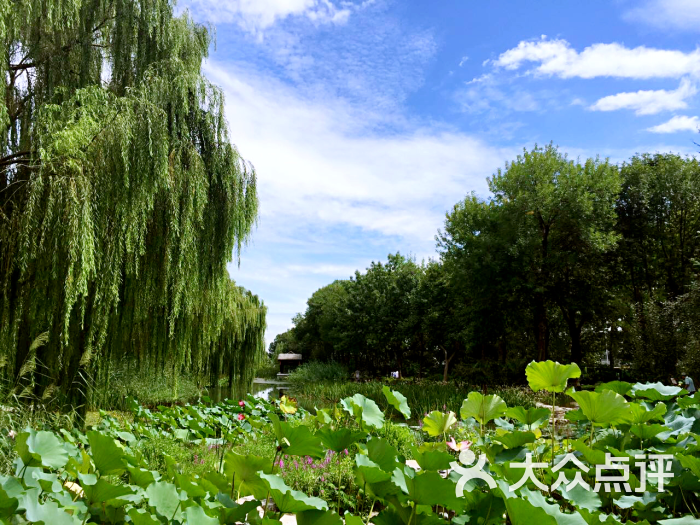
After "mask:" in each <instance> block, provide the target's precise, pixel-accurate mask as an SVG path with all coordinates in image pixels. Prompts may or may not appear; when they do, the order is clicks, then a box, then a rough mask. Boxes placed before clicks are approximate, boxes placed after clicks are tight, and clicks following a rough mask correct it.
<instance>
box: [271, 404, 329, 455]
mask: <svg viewBox="0 0 700 525" xmlns="http://www.w3.org/2000/svg"><path fill="white" fill-rule="evenodd" d="M269 417H270V421H271V422H272V428H273V430H274V432H275V435H276V436H277V441H278V442H279V444H280V446H281V447H282V450H283V451H284V453H285V454H289V455H290V456H311V457H312V458H316V459H320V458H322V457H324V456H325V455H326V450H325V449H324V448H323V446H322V445H321V439H320V438H319V437H318V436H315V435H314V434H312V433H311V431H310V430H309V428H308V427H306V426H304V425H299V426H296V427H294V426H292V425H290V424H289V423H286V422H284V421H280V420H279V418H278V417H277V416H276V415H275V414H269Z"/></svg>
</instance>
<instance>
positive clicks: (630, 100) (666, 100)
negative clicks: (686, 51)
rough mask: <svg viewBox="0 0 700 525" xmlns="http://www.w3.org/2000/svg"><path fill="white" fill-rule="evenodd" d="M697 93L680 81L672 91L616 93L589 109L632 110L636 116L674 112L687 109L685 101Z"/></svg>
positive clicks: (689, 84) (686, 83) (694, 89)
mask: <svg viewBox="0 0 700 525" xmlns="http://www.w3.org/2000/svg"><path fill="white" fill-rule="evenodd" d="M697 92H698V90H697V88H696V87H695V85H694V84H693V83H692V82H690V81H689V80H687V79H683V80H682V81H681V85H680V86H679V87H678V89H674V90H671V91H669V90H665V89H658V90H643V91H634V92H627V93H617V94H616V95H609V96H607V97H603V98H601V99H599V100H598V101H596V102H595V104H593V105H592V106H590V108H589V109H591V110H593V111H616V110H619V109H631V110H634V112H635V114H637V115H654V114H656V113H660V112H661V111H674V110H677V109H685V108H687V107H688V102H687V99H688V98H690V97H692V96H693V95H695V94H696V93H697Z"/></svg>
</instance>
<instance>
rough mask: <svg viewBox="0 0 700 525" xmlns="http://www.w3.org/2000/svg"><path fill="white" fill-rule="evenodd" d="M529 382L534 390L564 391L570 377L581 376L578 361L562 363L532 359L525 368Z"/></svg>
mask: <svg viewBox="0 0 700 525" xmlns="http://www.w3.org/2000/svg"><path fill="white" fill-rule="evenodd" d="M525 374H526V375H527V382H528V384H529V385H530V388H532V390H533V391H534V392H539V391H540V390H546V391H547V392H563V391H564V390H566V382H567V381H568V380H569V379H575V378H577V377H581V369H580V368H579V367H578V365H577V364H576V363H571V364H570V365H562V364H561V363H556V362H554V361H532V362H530V364H529V365H527V368H526V369H525Z"/></svg>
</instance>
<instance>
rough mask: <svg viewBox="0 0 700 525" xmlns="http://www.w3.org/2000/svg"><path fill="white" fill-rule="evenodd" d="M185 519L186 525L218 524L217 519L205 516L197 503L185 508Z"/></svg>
mask: <svg viewBox="0 0 700 525" xmlns="http://www.w3.org/2000/svg"><path fill="white" fill-rule="evenodd" d="M185 520H186V521H185V523H187V525H219V520H218V519H217V518H212V517H211V516H207V514H206V513H205V512H204V509H203V508H202V507H200V506H199V505H193V506H191V507H187V510H185Z"/></svg>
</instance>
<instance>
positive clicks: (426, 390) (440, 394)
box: [290, 381, 535, 417]
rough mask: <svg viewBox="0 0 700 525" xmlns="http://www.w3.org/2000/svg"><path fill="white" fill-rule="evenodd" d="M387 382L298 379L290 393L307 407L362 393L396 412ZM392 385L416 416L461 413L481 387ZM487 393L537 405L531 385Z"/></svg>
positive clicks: (513, 402)
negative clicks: (387, 393)
mask: <svg viewBox="0 0 700 525" xmlns="http://www.w3.org/2000/svg"><path fill="white" fill-rule="evenodd" d="M385 384H386V383H381V382H369V383H351V382H342V383H341V382H328V381H325V382H306V383H295V384H294V385H292V387H291V389H290V390H291V394H292V395H294V396H296V397H297V399H298V400H299V403H300V405H301V406H303V407H304V408H306V409H307V410H313V409H314V408H326V407H329V406H333V405H334V404H335V403H337V402H338V401H340V400H341V399H343V398H345V397H349V396H353V395H355V394H362V395H363V396H365V397H367V398H369V399H372V400H373V401H374V402H375V403H377V405H379V407H380V408H381V409H382V410H383V411H384V413H385V414H387V415H389V414H393V415H394V416H396V415H397V413H396V411H395V410H394V409H393V408H392V407H391V406H390V405H389V404H388V403H387V401H386V398H385V397H384V393H383V392H382V387H383V386H384V385H385ZM390 386H391V388H392V389H393V390H398V391H399V392H401V393H402V394H403V395H404V396H406V399H407V401H408V406H410V407H411V411H412V413H413V417H422V415H423V414H425V413H428V412H431V411H433V410H441V411H447V410H451V411H452V412H455V413H459V409H460V407H461V406H462V401H464V399H465V398H466V397H467V396H468V395H469V392H472V391H474V390H478V389H477V388H476V387H472V386H469V385H466V384H454V383H448V384H443V383H438V382H428V381H421V382H416V383H405V382H396V383H394V384H392V385H390ZM488 393H489V394H498V395H499V396H501V397H502V398H503V400H504V401H505V402H506V403H507V404H508V406H522V407H525V408H530V407H533V406H535V397H534V394H533V393H532V391H531V390H530V389H529V388H524V387H510V386H503V387H497V388H493V389H490V390H489V391H488Z"/></svg>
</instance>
